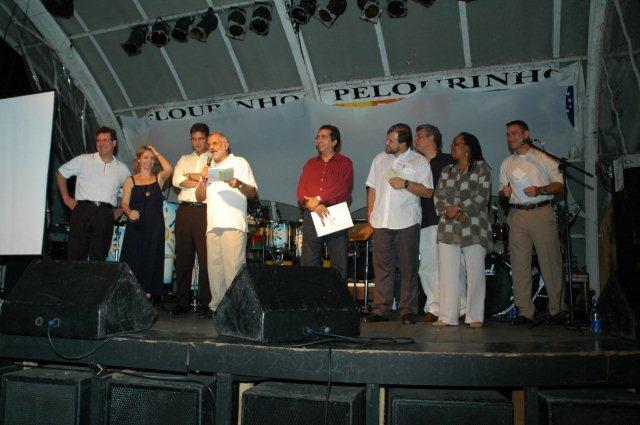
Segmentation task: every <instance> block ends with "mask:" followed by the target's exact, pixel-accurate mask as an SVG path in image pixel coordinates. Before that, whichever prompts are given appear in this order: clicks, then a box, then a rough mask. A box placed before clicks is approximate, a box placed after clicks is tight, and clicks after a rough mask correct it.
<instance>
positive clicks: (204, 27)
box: [189, 8, 218, 43]
mask: <svg viewBox="0 0 640 425" xmlns="http://www.w3.org/2000/svg"><path fill="white" fill-rule="evenodd" d="M217 27H218V17H217V16H216V14H215V13H214V12H213V9H212V8H209V10H207V11H206V12H204V13H203V14H202V18H201V19H200V22H198V24H197V25H196V26H195V27H193V28H191V31H189V36H190V37H191V38H193V39H194V40H198V41H201V42H203V43H204V42H205V41H207V37H209V34H211V33H212V32H213V31H214V30H215V29H216V28H217Z"/></svg>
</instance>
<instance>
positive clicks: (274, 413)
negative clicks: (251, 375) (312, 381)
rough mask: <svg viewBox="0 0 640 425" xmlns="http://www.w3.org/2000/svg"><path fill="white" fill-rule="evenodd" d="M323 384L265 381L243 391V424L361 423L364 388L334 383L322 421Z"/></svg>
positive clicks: (307, 424) (321, 424)
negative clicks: (335, 384)
mask: <svg viewBox="0 0 640 425" xmlns="http://www.w3.org/2000/svg"><path fill="white" fill-rule="evenodd" d="M326 390H327V387H326V386H324V385H309V384H285V383H280V382H267V383H264V384H260V385H258V386H256V387H253V388H251V389H249V390H247V391H245V392H244V394H243V410H242V424H243V425H259V424H265V425H266V424H269V425H270V424H283V425H298V424H305V425H316V424H317V425H323V424H325V423H327V424H331V425H343V424H344V425H347V424H363V423H364V390H363V389H361V388H353V387H341V386H333V387H332V388H331V395H330V397H329V406H328V408H327V421H326V422H325V420H324V418H325V397H326Z"/></svg>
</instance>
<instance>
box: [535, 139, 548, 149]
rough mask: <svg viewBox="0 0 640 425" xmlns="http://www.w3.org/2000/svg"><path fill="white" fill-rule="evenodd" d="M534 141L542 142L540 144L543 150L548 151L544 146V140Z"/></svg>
mask: <svg viewBox="0 0 640 425" xmlns="http://www.w3.org/2000/svg"><path fill="white" fill-rule="evenodd" d="M533 141H534V142H538V143H540V146H541V147H542V150H543V151H546V149H545V148H544V142H543V141H542V140H540V139H533Z"/></svg>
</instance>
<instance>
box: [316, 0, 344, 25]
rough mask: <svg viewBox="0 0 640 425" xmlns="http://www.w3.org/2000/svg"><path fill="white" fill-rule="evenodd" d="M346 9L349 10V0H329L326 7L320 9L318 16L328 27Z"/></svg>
mask: <svg viewBox="0 0 640 425" xmlns="http://www.w3.org/2000/svg"><path fill="white" fill-rule="evenodd" d="M345 10H347V0H329V2H328V3H327V5H326V6H325V7H321V8H320V9H319V10H318V18H319V19H320V22H322V23H323V24H324V25H325V26H326V27H327V28H328V27H330V26H331V25H333V23H334V22H335V21H336V19H338V17H339V16H340V15H342V14H343V13H344V11H345Z"/></svg>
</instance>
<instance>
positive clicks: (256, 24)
mask: <svg viewBox="0 0 640 425" xmlns="http://www.w3.org/2000/svg"><path fill="white" fill-rule="evenodd" d="M270 22H271V5H270V4H265V3H256V6H255V7H254V8H253V13H252V14H251V22H250V23H249V29H250V30H251V31H253V32H255V33H256V34H258V35H267V34H269V23H270Z"/></svg>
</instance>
